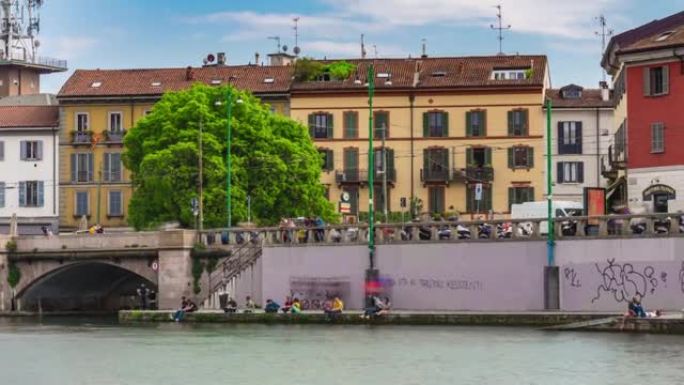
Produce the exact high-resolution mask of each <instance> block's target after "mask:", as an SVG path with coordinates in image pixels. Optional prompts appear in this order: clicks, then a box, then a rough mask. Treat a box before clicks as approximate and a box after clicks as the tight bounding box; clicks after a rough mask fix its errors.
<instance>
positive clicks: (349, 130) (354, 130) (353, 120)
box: [342, 111, 359, 139]
mask: <svg viewBox="0 0 684 385" xmlns="http://www.w3.org/2000/svg"><path fill="white" fill-rule="evenodd" d="M342 120H343V124H344V138H345V139H355V138H358V137H359V113H358V112H356V111H345V112H344V114H342Z"/></svg>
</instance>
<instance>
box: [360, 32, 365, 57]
mask: <svg viewBox="0 0 684 385" xmlns="http://www.w3.org/2000/svg"><path fill="white" fill-rule="evenodd" d="M365 58H366V43H364V41H363V34H361V59H365Z"/></svg>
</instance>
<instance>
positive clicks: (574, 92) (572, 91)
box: [563, 88, 582, 99]
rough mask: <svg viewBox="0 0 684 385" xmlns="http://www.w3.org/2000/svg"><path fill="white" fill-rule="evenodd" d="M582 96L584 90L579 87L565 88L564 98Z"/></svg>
mask: <svg viewBox="0 0 684 385" xmlns="http://www.w3.org/2000/svg"><path fill="white" fill-rule="evenodd" d="M581 97H582V90H580V89H579V88H569V89H567V90H563V99H579V98H581Z"/></svg>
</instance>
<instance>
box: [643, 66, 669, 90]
mask: <svg viewBox="0 0 684 385" xmlns="http://www.w3.org/2000/svg"><path fill="white" fill-rule="evenodd" d="M668 93H670V68H669V67H668V66H666V65H665V66H660V67H650V68H644V95H645V96H658V95H666V94H668Z"/></svg>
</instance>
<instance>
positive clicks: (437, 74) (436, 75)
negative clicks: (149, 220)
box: [432, 71, 447, 78]
mask: <svg viewBox="0 0 684 385" xmlns="http://www.w3.org/2000/svg"><path fill="white" fill-rule="evenodd" d="M446 75H447V73H446V71H434V72H432V77H433V78H443V77H445V76H446Z"/></svg>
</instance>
